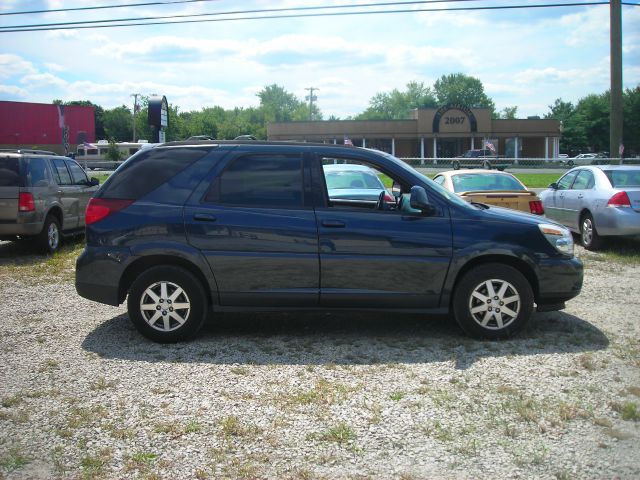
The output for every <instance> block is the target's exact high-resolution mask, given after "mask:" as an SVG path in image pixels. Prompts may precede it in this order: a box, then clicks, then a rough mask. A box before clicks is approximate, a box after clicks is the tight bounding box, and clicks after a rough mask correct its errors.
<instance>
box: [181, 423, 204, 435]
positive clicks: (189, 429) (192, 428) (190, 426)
mask: <svg viewBox="0 0 640 480" xmlns="http://www.w3.org/2000/svg"><path fill="white" fill-rule="evenodd" d="M200 431H202V425H200V424H199V423H198V422H196V421H195V420H191V421H190V422H189V423H187V424H186V425H185V427H184V433H198V432H200Z"/></svg>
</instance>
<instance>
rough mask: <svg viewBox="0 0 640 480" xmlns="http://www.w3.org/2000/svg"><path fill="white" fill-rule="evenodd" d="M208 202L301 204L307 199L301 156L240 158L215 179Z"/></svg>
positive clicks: (293, 205) (252, 204)
mask: <svg viewBox="0 0 640 480" xmlns="http://www.w3.org/2000/svg"><path fill="white" fill-rule="evenodd" d="M205 201H207V202H214V203H226V204H232V205H250V206H254V207H259V206H264V207H283V208H290V207H301V206H302V205H303V201H304V195H303V176H302V157H301V156H299V155H248V156H245V157H240V158H238V159H236V160H234V161H233V162H232V163H231V165H229V166H228V167H227V168H226V170H225V171H224V172H222V174H221V175H219V176H218V177H217V178H216V179H215V180H214V182H213V185H212V187H211V189H210V191H209V193H208V194H207V196H206V198H205Z"/></svg>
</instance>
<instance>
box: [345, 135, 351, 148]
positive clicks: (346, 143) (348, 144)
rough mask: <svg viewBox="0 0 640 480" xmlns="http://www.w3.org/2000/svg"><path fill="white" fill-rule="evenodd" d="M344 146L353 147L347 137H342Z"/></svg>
mask: <svg viewBox="0 0 640 480" xmlns="http://www.w3.org/2000/svg"><path fill="white" fill-rule="evenodd" d="M344 144H345V145H346V146H348V147H353V142H352V141H351V139H350V138H349V137H348V136H346V135H345V136H344Z"/></svg>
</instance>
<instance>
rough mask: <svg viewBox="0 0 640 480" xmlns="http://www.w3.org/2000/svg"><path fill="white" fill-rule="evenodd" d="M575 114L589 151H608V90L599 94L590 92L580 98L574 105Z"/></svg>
mask: <svg viewBox="0 0 640 480" xmlns="http://www.w3.org/2000/svg"><path fill="white" fill-rule="evenodd" d="M575 114H576V116H577V117H578V118H577V119H578V121H579V122H581V123H582V125H583V127H584V133H585V135H586V140H587V147H588V149H589V151H592V152H608V151H609V123H610V122H609V116H610V115H609V92H605V93H603V94H600V95H597V94H591V95H587V96H586V97H584V98H581V99H580V100H579V101H578V104H577V105H576V111H575ZM615 153H617V152H615Z"/></svg>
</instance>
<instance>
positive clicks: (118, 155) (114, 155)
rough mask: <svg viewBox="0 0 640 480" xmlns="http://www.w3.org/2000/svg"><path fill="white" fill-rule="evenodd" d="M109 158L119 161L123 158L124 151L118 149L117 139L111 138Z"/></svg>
mask: <svg viewBox="0 0 640 480" xmlns="http://www.w3.org/2000/svg"><path fill="white" fill-rule="evenodd" d="M107 158H108V159H109V160H113V161H114V162H117V161H118V160H122V152H121V151H120V150H118V146H117V145H116V139H115V138H110V139H109V148H108V150H107Z"/></svg>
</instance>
